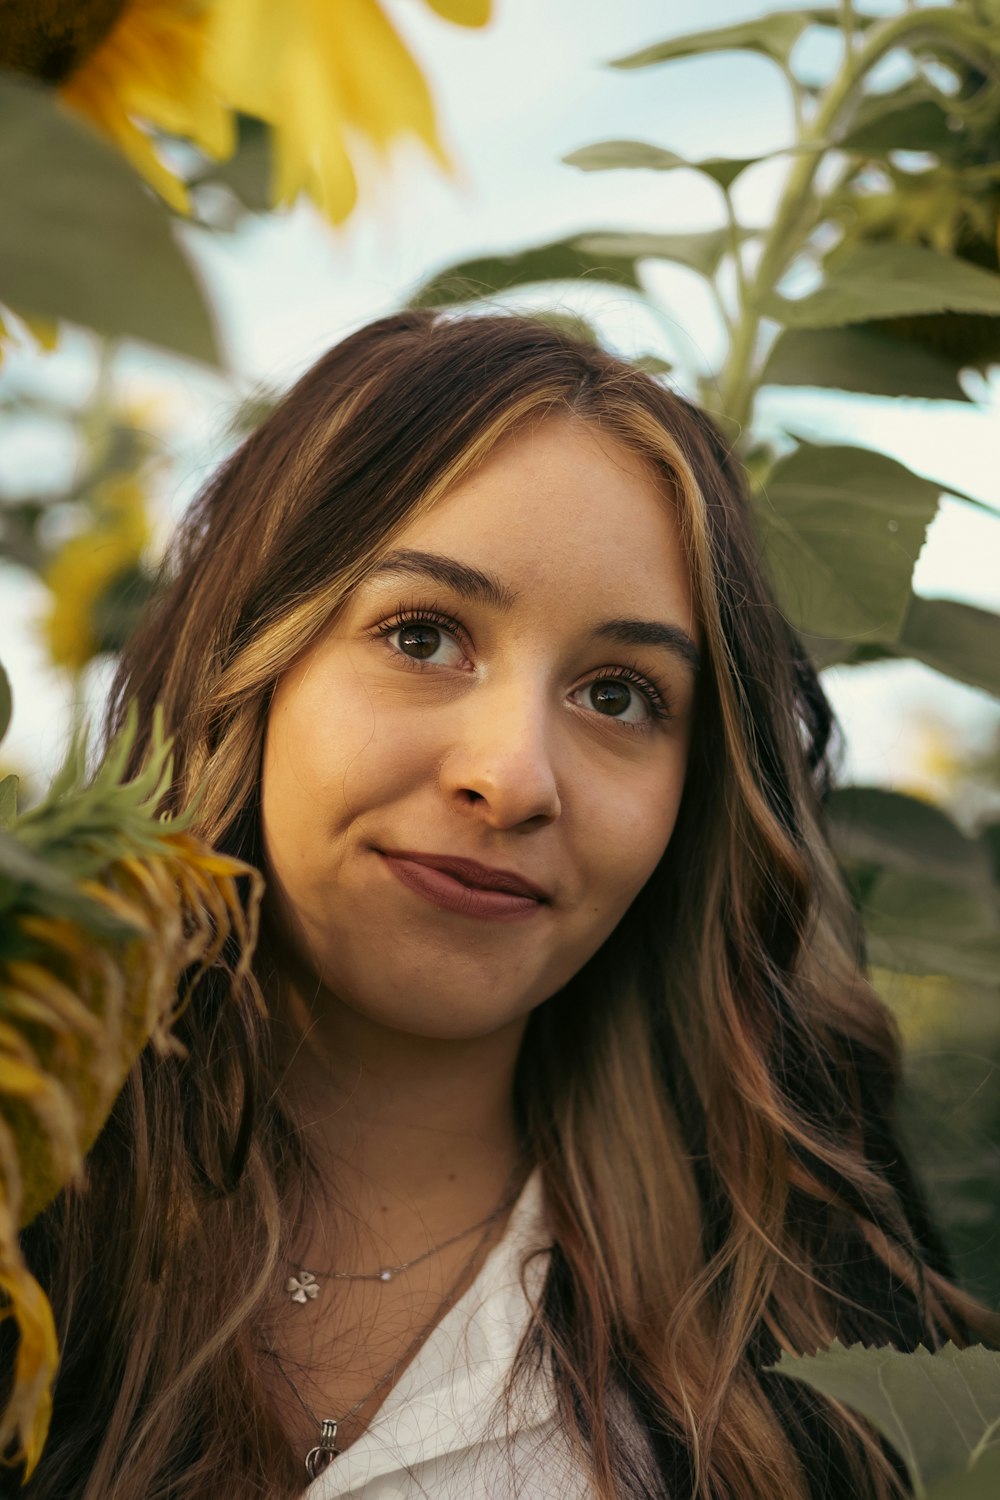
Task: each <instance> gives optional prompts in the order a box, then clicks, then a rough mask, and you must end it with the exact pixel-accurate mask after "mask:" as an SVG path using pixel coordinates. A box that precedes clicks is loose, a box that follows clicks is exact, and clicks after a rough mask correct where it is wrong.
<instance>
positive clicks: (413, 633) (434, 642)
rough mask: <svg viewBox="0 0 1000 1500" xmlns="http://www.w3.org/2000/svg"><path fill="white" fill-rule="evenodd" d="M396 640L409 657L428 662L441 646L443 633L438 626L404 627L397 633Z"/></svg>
mask: <svg viewBox="0 0 1000 1500" xmlns="http://www.w3.org/2000/svg"><path fill="white" fill-rule="evenodd" d="M396 640H397V644H398V646H399V649H400V651H402V652H404V653H405V654H406V655H407V656H413V657H416V658H417V660H418V661H426V660H427V658H428V657H430V656H433V655H434V653H435V651H437V649H438V647H439V646H440V645H441V632H440V630H438V628H437V626H436V625H403V626H401V627H400V628H399V630H397V631H396Z"/></svg>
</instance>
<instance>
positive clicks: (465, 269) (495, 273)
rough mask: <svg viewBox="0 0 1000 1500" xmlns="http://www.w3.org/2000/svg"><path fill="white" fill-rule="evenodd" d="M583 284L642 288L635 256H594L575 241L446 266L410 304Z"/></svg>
mask: <svg viewBox="0 0 1000 1500" xmlns="http://www.w3.org/2000/svg"><path fill="white" fill-rule="evenodd" d="M581 279H583V280H587V281H608V282H611V283H612V284H613V285H617V286H627V287H633V288H635V289H636V290H638V288H639V277H638V273H637V272H636V268H635V257H634V256H631V255H615V254H611V255H603V254H601V255H592V254H589V253H588V252H587V251H585V250H584V249H582V248H581V245H580V243H579V242H578V241H577V240H576V239H569V240H553V241H551V242H550V243H549V244H546V245H536V246H535V247H534V248H533V249H531V250H520V251H517V252H515V253H514V254H512V255H486V256H482V257H480V258H479V259H476V260H466V261H461V262H459V263H458V264H457V265H453V266H448V267H447V268H446V269H445V270H443V271H439V272H438V273H437V274H436V275H434V276H432V277H431V279H430V280H429V281H425V282H424V283H423V285H422V286H421V287H419V288H418V290H417V292H416V293H415V294H414V296H413V298H412V299H411V304H412V306H414V307H450V306H452V305H454V304H456V303H460V302H473V301H475V299H476V298H477V297H489V296H492V295H494V294H495V293H498V292H506V291H509V290H510V289H511V288H512V287H515V286H529V285H531V284H533V283H535V282H540V281H577V280H581Z"/></svg>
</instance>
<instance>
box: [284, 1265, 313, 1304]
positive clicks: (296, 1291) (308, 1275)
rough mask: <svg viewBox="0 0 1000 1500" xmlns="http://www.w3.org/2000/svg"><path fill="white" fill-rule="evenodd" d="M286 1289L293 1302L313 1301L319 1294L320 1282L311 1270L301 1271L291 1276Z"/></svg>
mask: <svg viewBox="0 0 1000 1500" xmlns="http://www.w3.org/2000/svg"><path fill="white" fill-rule="evenodd" d="M285 1291H286V1292H287V1293H288V1294H289V1296H290V1297H291V1299H292V1301H293V1302H301V1303H306V1302H311V1301H312V1300H313V1299H314V1298H315V1297H318V1296H319V1282H318V1281H317V1280H316V1278H315V1276H314V1275H313V1273H312V1272H311V1271H300V1272H299V1274H298V1276H289V1278H288V1280H287V1282H286V1283H285Z"/></svg>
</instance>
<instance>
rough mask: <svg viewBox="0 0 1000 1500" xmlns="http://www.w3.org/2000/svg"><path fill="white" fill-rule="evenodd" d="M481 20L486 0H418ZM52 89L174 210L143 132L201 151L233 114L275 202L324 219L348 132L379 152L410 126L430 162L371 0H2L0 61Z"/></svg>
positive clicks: (228, 128) (409, 84)
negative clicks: (261, 153) (298, 205)
mask: <svg viewBox="0 0 1000 1500" xmlns="http://www.w3.org/2000/svg"><path fill="white" fill-rule="evenodd" d="M426 3H427V4H428V5H429V6H430V8H431V9H432V10H434V11H435V12H436V13H437V14H438V15H440V16H442V17H443V18H444V19H445V20H448V21H452V22H454V23H455V24H457V25H461V26H482V25H483V24H484V23H485V22H486V21H487V20H488V19H489V10H490V3H489V0H426ZM2 66H6V67H12V68H15V69H17V70H19V71H22V72H26V73H29V74H31V75H32V76H34V77H37V78H41V79H43V80H44V81H46V82H48V83H53V84H55V85H56V86H57V87H58V88H59V90H60V92H61V94H62V96H63V97H64V99H65V100H66V101H67V103H69V104H70V105H71V106H72V107H73V108H74V109H76V110H78V111H79V112H80V113H81V114H84V115H86V116H87V117H88V118H89V119H90V120H92V121H93V122H94V124H95V125H97V126H98V128H99V129H100V130H101V131H102V132H103V133H104V134H105V135H106V136H108V137H109V138H110V139H111V140H113V141H114V142H115V144H116V145H117V146H118V147H119V148H120V150H122V151H123V152H124V154H125V155H126V156H127V157H128V158H129V159H130V160H131V161H132V162H133V164H134V165H135V166H136V168H137V169H138V170H139V171H140V172H141V173H142V174H143V176H145V177H146V178H147V180H148V181H149V182H151V183H152V184H153V186H154V187H155V188H156V189H157V191H158V192H159V193H160V194H161V195H162V196H163V197H164V198H165V199H166V200H167V201H168V202H169V203H171V204H172V205H173V206H174V207H175V208H177V209H178V210H180V211H186V209H187V206H188V200H187V193H186V190H185V187H184V184H183V182H182V181H181V180H180V178H179V177H178V176H177V175H176V173H174V172H173V171H171V169H170V167H169V166H168V165H167V164H166V163H165V162H164V161H163V160H162V159H161V157H160V156H159V155H158V154H157V151H156V148H155V144H154V140H153V138H152V137H151V135H150V133H149V128H150V127H152V128H153V129H154V130H162V131H165V132H167V133H168V134H171V135H177V136H182V137H184V138H186V139H187V140H190V141H192V142H194V144H195V145H197V146H198V147H199V148H200V149H201V150H202V151H204V152H206V153H207V154H208V155H209V156H212V157H216V158H225V157H226V156H228V155H230V154H231V152H232V150H233V148H234V143H235V130H234V119H233V116H234V111H237V110H238V111H241V112H243V113H245V114H248V115H253V116H255V117H257V118H259V119H262V120H264V121H266V122H267V124H268V125H270V127H271V129H272V132H273V136H274V147H275V152H274V154H275V174H274V182H273V193H274V199H275V201H276V202H278V203H288V202H291V201H292V200H293V199H294V198H295V197H296V196H297V195H298V194H299V193H300V192H305V193H308V194H309V195H310V196H311V197H312V198H313V199H314V200H315V201H316V203H317V204H318V205H319V206H320V208H321V209H322V210H323V211H324V212H325V213H326V214H327V215H328V216H329V217H330V218H331V219H332V220H333V221H334V222H335V223H340V222H342V221H343V220H344V219H345V218H346V217H347V215H348V214H349V213H350V212H351V209H352V208H353V207H354V204H355V202H356V199H357V179H356V171H355V162H356V160H357V154H358V143H359V141H368V142H369V143H371V144H372V145H373V146H374V147H375V149H376V151H378V152H379V153H383V154H384V153H385V151H386V150H387V148H388V147H389V146H390V144H391V143H392V142H393V141H394V140H395V139H396V138H397V137H399V136H402V135H406V134H414V135H416V136H417V137H418V139H420V140H422V141H423V142H424V144H425V145H426V146H427V147H428V149H429V150H430V151H431V153H432V155H434V156H435V157H436V158H437V159H438V160H439V161H442V162H444V160H445V157H444V152H443V149H442V147H441V143H440V140H439V138H438V134H437V127H436V123H435V118H434V108H433V104H432V101H431V97H430V92H429V90H428V87H427V84H426V82H425V80H424V78H423V75H422V74H421V72H420V69H419V67H418V66H417V64H416V62H415V61H414V59H413V57H412V55H411V54H410V52H409V51H408V49H407V48H406V46H405V45H404V43H403V42H402V40H401V39H400V37H399V35H398V33H397V32H396V30H395V28H394V27H393V26H392V24H391V23H390V22H389V20H388V19H387V17H386V15H385V13H384V12H383V10H382V8H381V6H380V5H379V4H378V0H336V3H332V0H282V3H281V4H278V3H277V0H83V3H80V0H42V3H38V0H13V3H10V0H8V4H7V5H6V6H5V7H4V33H3V35H0V67H2Z"/></svg>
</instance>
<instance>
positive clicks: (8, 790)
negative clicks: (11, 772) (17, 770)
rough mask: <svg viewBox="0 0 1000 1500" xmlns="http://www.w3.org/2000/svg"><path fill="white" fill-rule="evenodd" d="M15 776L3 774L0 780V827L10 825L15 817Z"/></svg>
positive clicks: (16, 783)
mask: <svg viewBox="0 0 1000 1500" xmlns="http://www.w3.org/2000/svg"><path fill="white" fill-rule="evenodd" d="M18 780H19V778H18V777H17V776H5V777H4V778H3V780H2V781H0V829H6V828H9V827H10V826H11V824H12V823H13V821H14V819H15V818H16V817H17V786H18Z"/></svg>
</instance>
